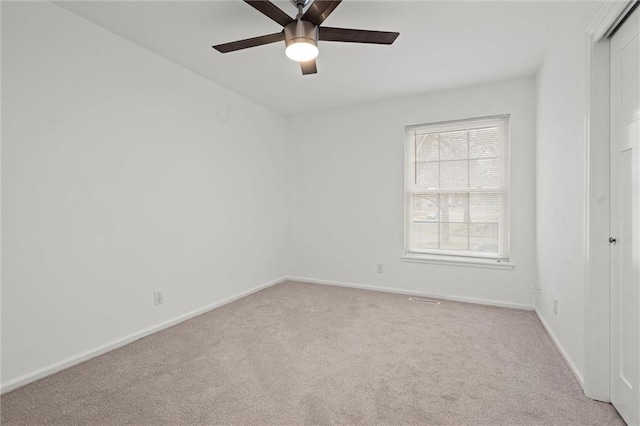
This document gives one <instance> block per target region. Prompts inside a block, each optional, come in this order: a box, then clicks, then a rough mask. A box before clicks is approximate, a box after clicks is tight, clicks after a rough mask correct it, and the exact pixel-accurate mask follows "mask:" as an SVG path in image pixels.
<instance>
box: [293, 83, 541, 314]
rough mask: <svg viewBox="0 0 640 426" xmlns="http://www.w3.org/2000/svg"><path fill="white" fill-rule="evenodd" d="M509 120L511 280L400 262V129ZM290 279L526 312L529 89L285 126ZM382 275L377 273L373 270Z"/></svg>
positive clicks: (531, 234)
mask: <svg viewBox="0 0 640 426" xmlns="http://www.w3.org/2000/svg"><path fill="white" fill-rule="evenodd" d="M504 113H510V114H511V189H512V193H511V254H512V256H511V259H512V262H513V263H514V264H515V265H516V267H515V268H514V269H513V270H495V269H480V268H477V267H462V266H448V265H447V266H444V265H434V264H418V263H408V262H403V261H401V259H400V257H401V256H402V254H403V238H404V235H403V229H404V228H403V217H404V213H403V210H404V193H403V182H404V177H403V173H404V172H403V167H404V154H403V152H404V127H405V126H406V125H411V124H420V123H430V122H439V121H445V120H455V119H461V118H471V117H480V116H487V115H495V114H504ZM287 134H288V136H287V140H288V153H289V179H290V186H291V193H290V200H289V203H290V204H289V205H290V209H291V225H290V229H289V240H290V241H289V247H290V270H289V272H290V275H291V276H293V277H301V278H304V279H309V280H314V281H333V282H341V283H347V284H360V285H368V286H376V287H386V288H390V289H395V290H405V291H411V292H419V293H426V294H434V295H445V296H453V297H460V298H465V299H480V300H487V301H494V302H501V303H505V304H508V305H520V306H532V304H533V296H532V292H531V290H530V289H529V287H530V286H533V285H534V283H535V276H534V274H535V248H534V239H535V230H534V227H535V217H534V212H535V199H534V196H535V186H534V183H535V177H534V167H535V162H534V142H535V84H534V80H533V79H523V80H516V81H509V82H504V83H498V84H491V85H485V86H481V87H474V88H466V89H459V90H451V91H446V92H439V93H432V94H428V95H422V96H416V97H411V98H404V99H397V100H391V101H387V102H381V103H372V104H366V105H360V106H357V107H352V108H344V109H336V110H332V111H329V112H325V113H320V114H308V115H301V116H296V117H291V118H289V119H288V121H287ZM377 263H382V264H384V273H383V274H377V273H376V264H377Z"/></svg>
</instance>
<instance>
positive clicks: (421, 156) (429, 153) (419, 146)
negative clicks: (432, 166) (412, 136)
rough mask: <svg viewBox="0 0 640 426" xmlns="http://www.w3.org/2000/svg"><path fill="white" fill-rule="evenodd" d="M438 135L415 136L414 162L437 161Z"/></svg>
mask: <svg viewBox="0 0 640 426" xmlns="http://www.w3.org/2000/svg"><path fill="white" fill-rule="evenodd" d="M439 155H440V154H439V152H438V134H437V133H435V134H430V135H416V161H438V159H439Z"/></svg>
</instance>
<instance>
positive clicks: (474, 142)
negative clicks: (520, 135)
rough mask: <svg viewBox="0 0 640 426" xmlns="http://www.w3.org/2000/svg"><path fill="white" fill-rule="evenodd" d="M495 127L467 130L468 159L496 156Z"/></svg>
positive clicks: (496, 136)
mask: <svg viewBox="0 0 640 426" xmlns="http://www.w3.org/2000/svg"><path fill="white" fill-rule="evenodd" d="M499 136H500V134H499V132H498V128H497V127H489V128H485V129H472V130H469V158H486V157H497V156H498V137H499Z"/></svg>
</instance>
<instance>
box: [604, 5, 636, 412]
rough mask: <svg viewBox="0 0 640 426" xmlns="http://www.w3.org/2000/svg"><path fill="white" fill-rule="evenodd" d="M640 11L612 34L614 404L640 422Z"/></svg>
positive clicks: (612, 382)
mask: <svg viewBox="0 0 640 426" xmlns="http://www.w3.org/2000/svg"><path fill="white" fill-rule="evenodd" d="M639 28H640V9H636V10H635V12H633V14H632V15H631V16H630V17H629V18H628V19H627V20H626V21H625V22H624V23H623V24H622V26H621V27H620V28H619V29H618V31H617V32H616V33H615V34H614V36H613V37H612V38H611V228H612V238H615V239H616V241H615V242H612V244H611V402H612V403H613V405H614V406H615V407H616V409H617V410H618V412H619V413H620V415H621V416H622V418H624V420H625V421H626V422H627V424H629V425H638V424H640V392H638V390H639V389H640V357H639V354H640V350H639V348H640V316H639V315H638V310H639V308H640V146H639V144H640V40H639V38H638V32H639V31H638V30H639Z"/></svg>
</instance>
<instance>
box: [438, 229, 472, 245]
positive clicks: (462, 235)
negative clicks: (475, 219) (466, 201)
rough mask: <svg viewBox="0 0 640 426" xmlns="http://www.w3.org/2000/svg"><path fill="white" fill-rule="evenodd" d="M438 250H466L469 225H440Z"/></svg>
mask: <svg viewBox="0 0 640 426" xmlns="http://www.w3.org/2000/svg"><path fill="white" fill-rule="evenodd" d="M440 248H441V249H443V250H468V249H469V225H468V224H466V223H441V224H440Z"/></svg>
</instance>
